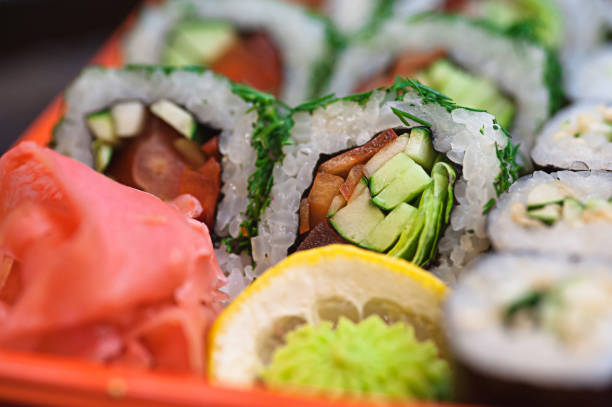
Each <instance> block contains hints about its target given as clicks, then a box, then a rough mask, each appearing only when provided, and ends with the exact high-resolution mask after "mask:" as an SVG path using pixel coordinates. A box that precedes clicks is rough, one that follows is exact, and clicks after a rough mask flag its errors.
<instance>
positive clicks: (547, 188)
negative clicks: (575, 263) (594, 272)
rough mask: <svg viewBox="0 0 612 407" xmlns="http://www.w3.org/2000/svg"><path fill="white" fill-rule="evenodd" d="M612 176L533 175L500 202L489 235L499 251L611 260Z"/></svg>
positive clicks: (584, 173) (586, 173)
mask: <svg viewBox="0 0 612 407" xmlns="http://www.w3.org/2000/svg"><path fill="white" fill-rule="evenodd" d="M611 197H612V173H610V172H607V171H595V170H593V171H579V172H572V171H559V172H554V173H551V174H547V173H545V172H543V171H536V172H535V173H533V174H532V175H528V176H525V177H523V178H521V179H519V180H518V181H517V182H516V183H514V185H512V186H511V187H510V189H509V190H508V191H507V192H506V193H505V194H504V195H502V196H501V197H500V199H499V201H498V203H497V207H496V208H495V209H493V210H492V211H491V213H490V214H489V217H488V226H487V230H488V233H489V237H490V238H491V242H492V244H493V247H494V248H495V249H496V250H499V251H513V250H533V251H538V252H546V253H558V254H575V255H582V256H602V257H607V258H610V248H609V242H608V240H607V238H606V236H609V234H610V221H611V220H612V203H611V202H610V198H611Z"/></svg>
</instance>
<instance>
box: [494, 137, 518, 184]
mask: <svg viewBox="0 0 612 407" xmlns="http://www.w3.org/2000/svg"><path fill="white" fill-rule="evenodd" d="M518 151H519V144H517V145H514V144H512V143H511V142H510V140H508V143H507V144H506V147H504V148H499V147H498V148H497V150H496V153H497V159H498V160H499V170H500V172H499V174H497V177H496V178H495V182H494V183H493V186H495V192H496V193H497V196H500V195H501V194H502V193H503V192H504V191H506V190H507V189H508V188H510V185H512V184H513V183H514V181H516V180H517V179H518V177H519V172H520V171H521V166H520V165H519V164H518V163H517V162H516V155H517V153H518Z"/></svg>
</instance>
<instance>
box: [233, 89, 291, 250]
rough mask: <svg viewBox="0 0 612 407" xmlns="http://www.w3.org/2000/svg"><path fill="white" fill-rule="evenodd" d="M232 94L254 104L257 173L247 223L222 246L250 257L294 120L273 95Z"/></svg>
mask: <svg viewBox="0 0 612 407" xmlns="http://www.w3.org/2000/svg"><path fill="white" fill-rule="evenodd" d="M232 90H233V92H234V93H235V94H236V95H238V96H240V97H241V98H242V99H243V100H245V101H247V102H249V103H252V104H253V107H252V108H251V109H252V110H254V111H256V112H257V121H256V122H255V123H254V124H253V136H252V138H251V145H252V146H253V149H254V150H255V153H256V154H257V159H256V161H255V171H254V172H253V173H252V174H251V175H250V176H249V182H248V200H249V203H248V206H247V209H246V211H245V212H244V213H243V215H244V216H245V217H246V219H245V220H244V221H243V222H242V224H241V225H240V226H241V231H240V233H239V234H238V236H237V237H228V238H225V239H223V243H224V244H225V245H226V248H227V251H228V252H232V253H241V252H243V251H245V250H246V251H248V252H249V254H250V251H251V238H252V237H255V236H257V226H258V224H259V220H260V219H261V215H262V214H263V213H264V211H265V210H266V208H267V207H268V205H270V191H271V190H272V185H273V183H274V179H273V176H272V171H273V170H274V165H275V164H276V163H277V162H278V161H281V160H282V159H283V157H284V154H283V146H285V145H287V144H290V140H289V131H290V130H291V128H292V127H293V120H292V119H291V116H290V115H288V114H285V113H284V112H283V111H284V110H287V111H288V110H289V109H288V107H287V106H286V105H284V104H282V103H281V102H279V101H278V100H277V99H276V98H274V97H273V96H272V95H269V94H266V93H263V92H259V91H257V90H254V89H252V88H250V87H248V86H245V85H239V84H233V85H232Z"/></svg>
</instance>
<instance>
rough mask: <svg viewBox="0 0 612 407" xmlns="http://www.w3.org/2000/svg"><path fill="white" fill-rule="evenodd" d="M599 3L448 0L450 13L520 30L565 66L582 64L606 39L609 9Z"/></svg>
mask: <svg viewBox="0 0 612 407" xmlns="http://www.w3.org/2000/svg"><path fill="white" fill-rule="evenodd" d="M601 3H602V2H600V1H599V0H591V1H575V0H485V1H481V0H447V1H446V4H445V9H446V10H447V11H448V12H452V13H460V14H463V15H466V16H470V17H472V18H476V19H479V20H482V21H485V22H486V23H487V24H492V25H495V26H496V27H499V28H501V29H503V30H510V31H512V30H514V31H517V30H520V31H523V32H524V33H525V34H528V35H530V36H531V37H533V38H534V39H536V40H537V41H538V42H540V43H542V44H544V45H545V46H547V47H549V48H552V49H555V50H557V51H559V53H560V54H561V56H562V59H563V61H564V64H567V65H571V64H573V63H574V62H576V61H580V59H581V57H582V56H584V55H585V54H586V53H588V52H590V51H593V50H595V49H596V48H597V47H598V46H599V45H600V44H601V42H602V41H603V39H604V29H605V18H604V13H603V11H604V10H603V9H602V8H604V7H608V6H606V5H603V4H601Z"/></svg>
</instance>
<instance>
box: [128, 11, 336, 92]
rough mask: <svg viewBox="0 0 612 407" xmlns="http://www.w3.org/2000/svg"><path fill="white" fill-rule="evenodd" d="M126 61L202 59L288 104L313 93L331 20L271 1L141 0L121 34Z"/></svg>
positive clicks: (326, 54)
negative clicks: (147, 1) (154, 0)
mask: <svg viewBox="0 0 612 407" xmlns="http://www.w3.org/2000/svg"><path fill="white" fill-rule="evenodd" d="M123 52H124V60H125V62H126V63H145V64H164V65H171V66H185V65H197V66H206V67H209V68H211V69H213V70H214V71H216V72H219V73H222V74H224V75H226V76H227V77H229V78H230V79H232V80H233V81H235V82H239V83H245V84H248V85H250V86H253V87H255V88H257V89H259V90H261V91H264V92H269V93H272V94H274V95H276V96H278V97H279V98H280V99H282V100H284V101H285V102H287V103H289V104H298V103H302V102H304V101H305V100H307V99H308V98H310V97H313V96H316V95H317V93H318V91H319V88H320V86H321V84H322V83H323V82H324V81H325V79H326V76H327V74H328V72H329V70H330V67H329V64H333V54H334V52H335V49H334V35H333V29H332V28H331V26H330V25H329V24H328V23H327V22H326V21H325V20H323V19H322V18H320V17H317V16H315V15H313V14H311V13H309V12H308V11H307V10H306V9H305V8H303V7H301V6H299V5H297V4H290V3H288V2H282V1H277V0H223V1H217V0H167V1H164V2H162V3H161V4H151V5H146V6H145V7H144V8H143V10H142V11H141V13H140V14H139V16H138V18H137V21H136V23H135V24H134V26H133V27H132V28H131V30H130V31H129V32H128V34H127V35H126V37H125V39H124V47H123Z"/></svg>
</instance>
